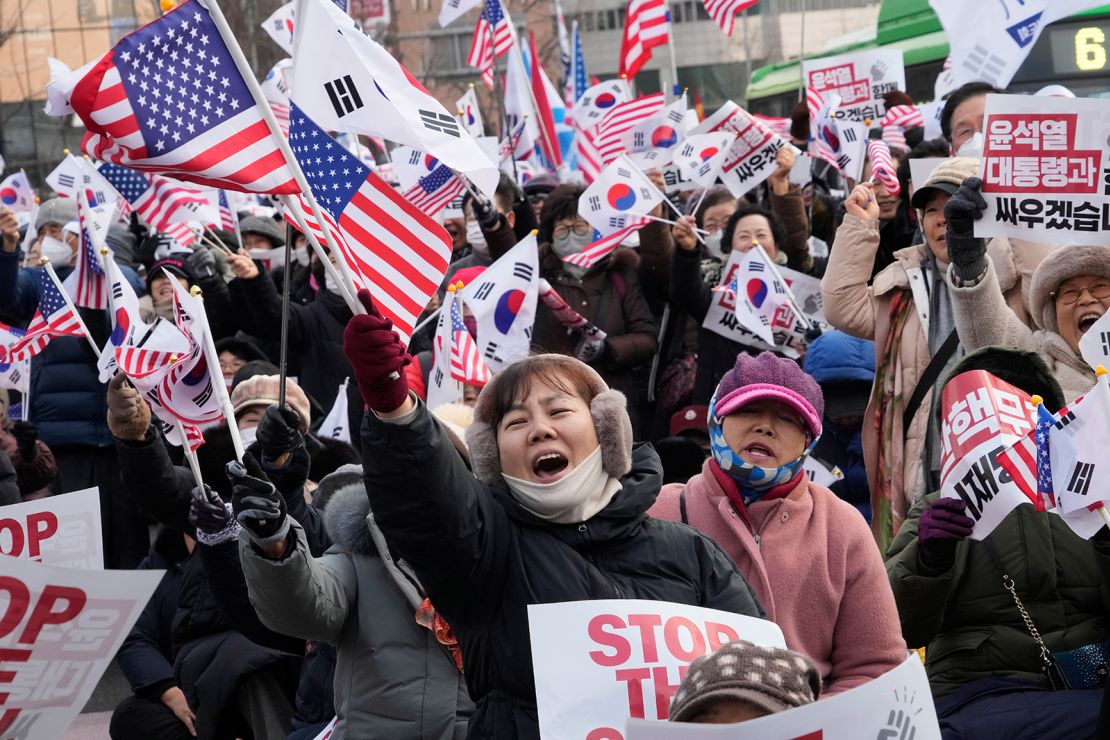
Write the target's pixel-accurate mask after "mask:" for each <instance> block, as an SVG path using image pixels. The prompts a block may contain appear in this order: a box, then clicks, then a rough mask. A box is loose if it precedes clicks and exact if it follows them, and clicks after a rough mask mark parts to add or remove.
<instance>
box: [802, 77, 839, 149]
mask: <svg viewBox="0 0 1110 740" xmlns="http://www.w3.org/2000/svg"><path fill="white" fill-rule="evenodd" d="M806 108H807V109H808V110H809V127H810V139H811V140H812V141H813V142H814V145H815V146H814V150H813V151H811V152H810V154H812V155H813V156H815V157H816V158H817V159H823V160H824V161H826V162H828V163H829V164H831V165H832V166H833V167H837V168H839V167H840V165H839V164H838V163H837V161H836V152H834V151H833V150H832V147H830V146H829V143H828V142H827V141H826V140H825V137H824V136H822V135H821V126H822V123H823V119H825V118H829V115H828V114H829V111H828V110H827V109H826V106H825V98H824V97H823V96H822V95H821V93H819V92H817V90H815V89H814V88H812V87H807V88H806Z"/></svg>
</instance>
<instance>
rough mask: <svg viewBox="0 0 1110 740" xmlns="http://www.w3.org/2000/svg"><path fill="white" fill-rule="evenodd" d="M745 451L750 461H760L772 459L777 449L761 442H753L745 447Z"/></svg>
mask: <svg viewBox="0 0 1110 740" xmlns="http://www.w3.org/2000/svg"><path fill="white" fill-rule="evenodd" d="M744 453H745V454H746V455H747V457H748V461H749V462H758V461H760V460H770V459H771V458H773V457H774V456H775V451H774V450H772V449H771V448H770V447H768V446H767V445H764V444H760V443H759V442H752V443H751V444H750V445H748V446H747V447H745V448H744Z"/></svg>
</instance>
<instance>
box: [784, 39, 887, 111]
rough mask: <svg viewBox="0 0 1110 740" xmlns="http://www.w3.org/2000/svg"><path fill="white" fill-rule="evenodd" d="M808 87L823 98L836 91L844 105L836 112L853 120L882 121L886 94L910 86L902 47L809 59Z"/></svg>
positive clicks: (805, 72) (804, 68) (806, 64)
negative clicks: (903, 61) (907, 83)
mask: <svg viewBox="0 0 1110 740" xmlns="http://www.w3.org/2000/svg"><path fill="white" fill-rule="evenodd" d="M802 76H803V77H804V78H805V83H806V87H811V88H813V89H814V90H816V91H817V92H818V93H819V94H820V95H821V96H822V97H825V96H827V95H829V94H832V93H836V94H837V95H839V96H840V107H839V108H838V109H837V111H836V113H835V115H836V117H837V118H847V119H848V120H849V121H863V120H865V119H867V118H870V119H872V120H878V119H880V118H882V117H883V114H885V113H886V106H885V105H883V96H884V95H886V94H887V93H888V92H890V91H891V90H905V89H906V68H905V66H904V65H903V63H902V50H901V49H878V50H875V51H861V52H857V53H853V54H842V55H840V56H835V57H822V58H820V59H807V60H806V61H805V62H803V63H802Z"/></svg>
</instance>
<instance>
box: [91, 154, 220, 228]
mask: <svg viewBox="0 0 1110 740" xmlns="http://www.w3.org/2000/svg"><path fill="white" fill-rule="evenodd" d="M99 171H100V174H101V175H103V176H104V179H106V180H107V181H108V182H110V183H111V184H112V187H114V188H115V189H116V190H118V191H119V194H120V195H122V196H123V197H124V199H125V200H126V201H127V202H128V203H129V204H131V209H132V210H134V211H135V212H136V213H138V214H139V215H140V216H142V218H143V220H144V221H146V222H147V223H148V224H149V225H150V228H152V229H154V230H155V231H161V232H162V233H164V234H169V235H170V236H172V237H173V238H174V239H175V240H176V241H177V242H178V243H179V244H181V245H182V246H185V247H187V246H189V245H190V244H192V243H193V242H194V241H196V239H197V236H196V234H195V233H194V232H193V229H192V228H191V227H190V226H189V224H187V223H185V222H184V221H182V220H181V216H180V215H179V213H178V211H179V210H180V209H182V208H185V209H188V208H190V207H192V206H198V205H204V204H206V203H208V197H207V196H206V195H205V194H204V193H203V192H201V191H200V190H197V189H196V188H192V187H188V186H187V185H185V184H184V183H181V182H177V181H176V180H172V179H170V178H168V177H163V176H161V175H147V174H145V173H143V172H138V171H136V170H133V169H130V168H129V167H124V166H122V165H118V164H111V163H107V162H106V163H104V164H102V165H100V170H99ZM185 215H190V214H189V213H186V214H185Z"/></svg>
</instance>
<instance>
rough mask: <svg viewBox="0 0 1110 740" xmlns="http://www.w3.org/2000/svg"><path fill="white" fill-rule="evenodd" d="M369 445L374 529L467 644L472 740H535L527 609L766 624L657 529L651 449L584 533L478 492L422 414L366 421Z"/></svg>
mask: <svg viewBox="0 0 1110 740" xmlns="http://www.w3.org/2000/svg"><path fill="white" fill-rule="evenodd" d="M362 445H363V470H364V473H365V477H366V490H367V495H368V496H369V497H370V506H371V508H372V509H373V511H374V513H375V519H376V521H377V523H378V526H379V527H380V528H381V530H382V532H383V533H384V534H385V536H386V539H387V540H388V541H389V543H390V546H391V547H394V548H396V550H397V551H398V553H400V555H401V556H402V557H403V558H404V559H405V561H406V562H407V563H409V565H411V566H412V568H413V570H415V571H416V574H417V576H418V577H419V578H420V581H421V583H423V584H424V587H425V589H426V591H427V593H428V595H429V597H430V598H431V599H432V603H434V604H435V605H436V608H437V609H438V610H439V611H440V612H442V613H443V615H444V617H445V618H446V619H447V621H448V622H450V624H451V626H452V627H453V628H454V630H455V634H456V635H457V637H458V640H459V645H460V647H461V648H462V654H463V661H464V664H465V670H466V680H467V684H468V686H469V688H470V695H471V696H472V697H473V698H474V699H475V701H476V702H477V705H478V708H477V711H476V712H475V715H474V717H473V718H472V719H471V722H470V727H469V732H468V737H470V738H498V740H503V739H505V738H538V737H539V727H538V722H537V717H536V696H535V693H536V690H535V684H534V681H533V676H532V660H531V651H530V646H529V645H530V643H529V635H528V611H527V610H528V605H529V604H545V603H554V602H561V601H582V600H589V599H654V600H659V601H671V602H676V603H680V604H692V605H697V606H704V607H711V608H714V609H722V610H725V611H731V612H736V613H739V614H748V615H752V616H759V617H762V616H763V610H762V609H761V608H760V606H759V603H758V602H757V600H756V597H755V595H754V593H753V592H752V590H751V588H750V587H749V585H748V583H747V582H746V581H745V580H744V578H743V576H741V575H740V574H739V571H738V570H737V569H736V566H735V564H734V563H733V562H732V560H730V559H729V557H728V556H727V555H726V554H725V553H724V551H722V550H721V549H720V547H718V546H717V545H716V544H715V543H714V542H713V541H712V540H710V539H709V538H708V537H706V536H704V535H702V534H700V533H699V532H696V531H694V530H693V529H690V528H689V527H686V526H683V525H681V524H675V523H672V522H664V521H659V520H656V519H650V518H648V516H647V510H648V508H649V507H650V506H651V505H652V503H653V502H654V501H655V497H656V496H657V495H658V494H659V489H660V486H661V485H662V480H663V477H662V470H661V467H660V464H659V457H658V456H657V455H656V454H655V451H654V450H653V449H652V448H651V446H650V445H637V446H636V447H635V448H634V449H633V451H632V471H631V472H630V473H629V474H628V475H626V476H625V477H624V478H622V479H621V483H622V484H623V488H622V490H621V491H619V492H618V493H617V495H616V496H614V497H613V500H612V501H611V502H610V503H609V505H608V506H606V507H605V508H604V509H603V510H602V511H601V512H600V513H598V514H596V515H595V516H594V517H592V518H591V519H589V520H588V521H587V522H585V523H582V524H553V523H550V522H545V521H543V520H540V519H538V518H537V517H535V516H533V515H532V514H530V513H528V512H527V511H526V510H524V509H523V508H522V507H521V506H520V505H518V504H517V503H516V501H515V500H514V499H513V498H512V496H511V495H510V493H509V490H508V488H506V487H505V486H504V485H497V486H492V487H491V486H486V485H485V484H483V483H481V482H479V481H478V480H477V479H476V478H475V477H474V476H473V475H472V474H471V473H470V471H469V470H468V469H467V467H466V465H465V464H464V463H463V461H462V459H461V458H460V457H459V455H458V454H457V453H456V452H455V448H454V447H453V446H452V444H451V442H450V440H449V439H448V437H447V435H446V433H445V432H444V430H443V428H442V427H441V426H440V425H439V423H438V422H436V421H435V419H434V418H433V417H432V415H431V414H430V413H428V411H427V409H426V408H425V407H424V406H423V404H421V405H419V407H418V408H417V411H416V413H415V416H414V418H413V419H412V420H410V421H409V422H408V423H407V424H387V423H385V422H383V421H381V420H379V419H378V418H377V417H376V416H374V414H372V413H370V414H367V415H366V421H365V423H364V425H363V431H362Z"/></svg>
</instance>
